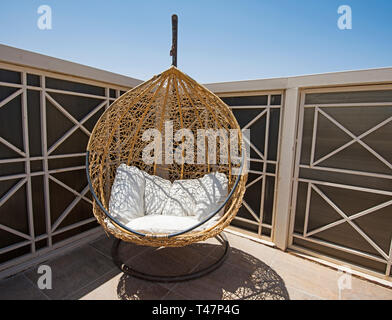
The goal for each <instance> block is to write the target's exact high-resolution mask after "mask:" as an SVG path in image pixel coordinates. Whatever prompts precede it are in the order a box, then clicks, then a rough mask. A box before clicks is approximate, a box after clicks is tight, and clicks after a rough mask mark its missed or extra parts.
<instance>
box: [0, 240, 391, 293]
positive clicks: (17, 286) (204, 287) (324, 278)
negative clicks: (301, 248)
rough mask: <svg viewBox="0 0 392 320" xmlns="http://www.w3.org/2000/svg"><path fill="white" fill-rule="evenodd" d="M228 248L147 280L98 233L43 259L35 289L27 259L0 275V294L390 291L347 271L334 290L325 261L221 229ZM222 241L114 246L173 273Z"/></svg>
mask: <svg viewBox="0 0 392 320" xmlns="http://www.w3.org/2000/svg"><path fill="white" fill-rule="evenodd" d="M226 235H227V237H228V239H229V241H230V245H231V252H230V255H229V258H228V259H227V261H226V262H225V263H224V264H223V265H222V266H221V267H220V268H219V269H217V270H215V271H214V272H212V273H210V274H209V275H207V276H205V277H203V278H199V279H197V280H191V281H188V282H180V283H152V282H148V281H142V280H139V279H136V278H133V277H130V276H128V275H125V274H123V273H122V272H121V271H120V270H119V269H117V267H116V266H115V265H114V264H113V262H112V260H111V254H110V252H111V245H112V241H113V240H112V239H111V238H108V237H107V236H106V235H104V236H101V237H100V238H98V239H97V240H95V241H93V242H91V243H89V244H87V245H84V246H81V247H79V248H77V249H74V250H73V251H70V252H68V253H66V254H64V255H62V256H58V257H56V258H53V259H50V260H48V261H46V262H45V263H42V264H46V265H49V266H50V267H51V268H52V276H53V284H52V289H50V290H48V289H46V290H40V289H38V286H37V280H38V278H39V277H40V276H41V275H40V274H38V273H37V269H38V266H35V267H33V268H31V269H29V270H27V271H25V272H23V273H19V274H17V275H15V276H12V277H10V278H7V279H3V280H0V299H1V300H4V299H116V300H118V299H162V300H169V299H192V300H204V299H206V300H209V299H312V300H313V299H340V298H341V299H388V300H391V299H392V289H389V288H386V287H383V286H380V285H377V284H374V283H371V282H368V281H366V280H362V279H360V278H357V277H355V276H353V277H352V282H351V289H345V290H342V291H341V292H340V294H339V288H338V279H339V277H340V275H341V274H339V273H338V271H336V270H333V269H331V268H329V267H326V266H322V265H320V264H317V263H315V262H312V261H308V260H306V259H303V258H300V257H298V256H295V255H293V254H290V253H285V252H282V251H280V250H277V249H274V248H271V247H269V246H266V245H263V244H260V243H258V242H255V241H252V240H250V239H247V238H243V237H240V236H238V235H234V234H231V233H226ZM220 250H222V247H221V246H219V245H218V242H217V241H216V240H215V239H213V240H210V241H206V242H203V243H197V244H193V245H191V246H188V247H184V248H160V249H155V248H148V247H141V246H136V245H133V244H124V245H121V246H120V255H121V256H122V257H124V259H125V257H126V258H127V259H129V263H130V264H132V265H133V266H134V267H135V268H138V269H139V270H144V271H145V272H151V273H154V272H155V273H159V272H162V273H166V274H170V273H179V272H185V271H189V270H191V269H195V268H201V267H203V266H205V265H206V264H208V263H211V262H212V261H213V260H214V259H216V258H217V257H218V256H219V254H220V252H219V251H220Z"/></svg>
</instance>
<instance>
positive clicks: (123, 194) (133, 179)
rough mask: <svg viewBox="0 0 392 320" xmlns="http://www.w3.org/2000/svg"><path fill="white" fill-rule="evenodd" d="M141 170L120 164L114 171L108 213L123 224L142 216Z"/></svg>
mask: <svg viewBox="0 0 392 320" xmlns="http://www.w3.org/2000/svg"><path fill="white" fill-rule="evenodd" d="M144 188H145V178H144V175H143V172H142V171H141V170H140V169H138V168H136V167H131V166H127V165H126V164H121V165H120V166H119V167H118V168H117V171H116V177H115V178H114V182H113V185H112V190H111V194H110V201H109V213H110V214H111V215H112V217H113V218H116V219H117V220H118V221H120V222H121V223H123V224H126V223H128V222H129V221H130V220H132V219H135V218H138V217H142V216H144Z"/></svg>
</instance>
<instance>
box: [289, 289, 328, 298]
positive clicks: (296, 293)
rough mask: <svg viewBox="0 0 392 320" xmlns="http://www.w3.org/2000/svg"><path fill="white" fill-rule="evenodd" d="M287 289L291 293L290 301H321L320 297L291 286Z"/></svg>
mask: <svg viewBox="0 0 392 320" xmlns="http://www.w3.org/2000/svg"><path fill="white" fill-rule="evenodd" d="M286 288H287V291H288V292H289V296H290V300H321V298H320V297H317V296H313V295H310V294H309V293H307V292H305V291H302V290H300V289H297V288H294V287H290V286H287V287H286Z"/></svg>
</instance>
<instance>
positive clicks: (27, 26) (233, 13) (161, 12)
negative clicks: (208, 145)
mask: <svg viewBox="0 0 392 320" xmlns="http://www.w3.org/2000/svg"><path fill="white" fill-rule="evenodd" d="M42 4H47V5H50V6H51V8H52V19H53V21H52V23H53V29H52V30H39V29H38V27H37V19H38V17H39V14H38V13H37V9H38V7H39V6H40V5H42ZM344 4H346V5H350V6H351V8H352V17H353V20H352V21H353V25H352V27H353V28H352V30H344V31H342V30H339V29H338V27H337V20H338V17H339V15H338V13H337V8H338V7H339V6H340V5H344ZM0 6H1V10H0V28H1V33H0V43H2V44H6V45H10V46H14V47H18V48H22V49H26V50H30V51H34V52H38V53H43V54H47V55H50V56H54V57H57V58H61V59H66V60H70V61H74V62H78V63H82V64H86V65H89V66H93V67H97V68H100V69H104V70H109V71H112V72H116V73H120V74H124V75H128V76H131V77H135V78H139V79H143V80H147V79H148V78H150V77H151V76H152V75H154V74H157V73H159V72H161V71H163V70H165V69H166V68H167V67H169V66H170V63H171V58H170V56H169V49H170V45H171V14H172V13H176V14H178V16H179V53H178V66H179V68H180V69H182V70H183V71H184V72H186V73H188V74H189V75H190V76H192V77H193V78H195V79H197V80H198V81H199V82H202V83H207V82H219V81H233V80H246V79H259V78H270V77H281V76H294V75H302V74H313V73H323V72H333V71H343V70H354V69H366V68H379V67H390V66H392V1H391V0H373V1H371V0H366V1H365V0H362V1H360V0H340V1H335V0H299V1H294V0H253V1H250V0H249V1H248V0H237V1H231V0H209V1H207V0H197V1H196V0H193V1H191V0H181V1H172V0H161V1H158V0H156V1H150V0H139V1H131V0H105V1H101V0H79V1H74V0H39V1H36V0H12V1H11V0H2V1H1V5H0Z"/></svg>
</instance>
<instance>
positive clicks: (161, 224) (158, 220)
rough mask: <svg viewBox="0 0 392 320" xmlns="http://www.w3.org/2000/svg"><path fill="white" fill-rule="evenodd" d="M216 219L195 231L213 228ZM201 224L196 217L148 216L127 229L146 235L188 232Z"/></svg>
mask: <svg viewBox="0 0 392 320" xmlns="http://www.w3.org/2000/svg"><path fill="white" fill-rule="evenodd" d="M216 222H217V221H216V219H211V220H209V221H208V222H207V223H205V224H203V225H201V226H199V227H197V228H196V229H195V231H200V230H204V229H207V228H209V227H211V226H213V225H214V224H215V223H216ZM197 223H199V220H197V219H196V217H194V216H193V217H192V216H188V217H178V216H163V215H148V216H144V217H140V218H136V219H133V220H131V221H130V222H128V223H127V224H126V227H128V228H130V229H133V230H135V231H139V232H146V233H174V232H179V231H183V230H186V229H188V228H190V227H192V226H194V225H195V224H197Z"/></svg>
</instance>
